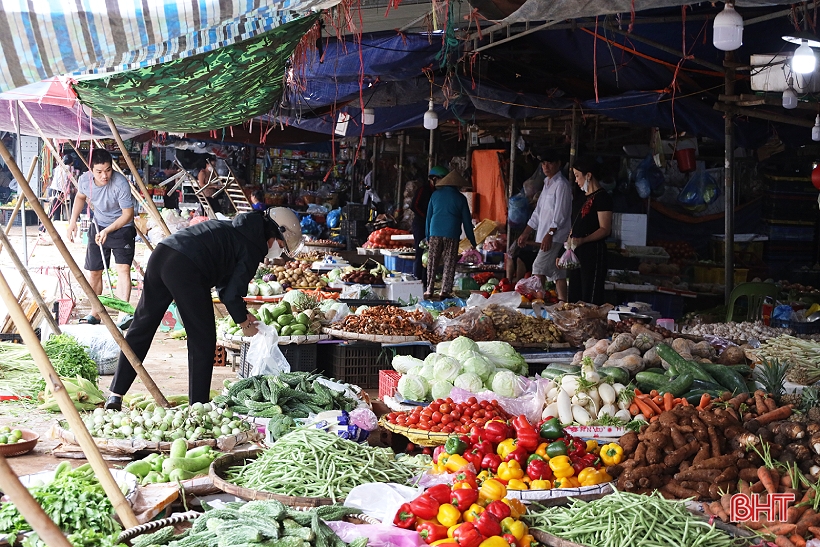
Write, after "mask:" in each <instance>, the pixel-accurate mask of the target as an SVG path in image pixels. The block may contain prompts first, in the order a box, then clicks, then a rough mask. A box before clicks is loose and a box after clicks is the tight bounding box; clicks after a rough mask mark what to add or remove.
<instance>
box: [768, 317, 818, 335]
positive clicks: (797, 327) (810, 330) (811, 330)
mask: <svg viewBox="0 0 820 547" xmlns="http://www.w3.org/2000/svg"><path fill="white" fill-rule="evenodd" d="M769 326H771V327H775V328H779V329H791V330H792V331H794V333H795V334H798V335H800V334H817V333H818V332H820V321H816V322H814V323H805V322H800V321H786V320H784V319H775V318H774V317H773V318H772V319H771V320H770V321H769Z"/></svg>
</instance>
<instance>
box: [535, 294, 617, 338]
mask: <svg viewBox="0 0 820 547" xmlns="http://www.w3.org/2000/svg"><path fill="white" fill-rule="evenodd" d="M611 309H612V305H610V304H604V305H603V306H595V305H593V304H586V303H583V302H581V303H578V304H568V303H564V304H558V305H555V306H549V307H547V312H548V313H549V314H550V318H551V319H552V321H553V323H555V326H556V327H558V330H560V331H561V332H562V333H563V334H564V339H565V340H566V341H567V342H569V343H570V344H572V345H573V346H581V345H583V343H584V340H587V339H589V338H595V339H601V338H606V337H607V331H606V316H607V314H608V313H609V310H611Z"/></svg>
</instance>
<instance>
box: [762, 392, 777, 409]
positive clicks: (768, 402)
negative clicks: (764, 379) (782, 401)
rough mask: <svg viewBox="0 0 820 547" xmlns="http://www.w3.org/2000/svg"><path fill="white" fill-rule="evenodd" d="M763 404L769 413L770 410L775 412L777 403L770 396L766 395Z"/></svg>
mask: <svg viewBox="0 0 820 547" xmlns="http://www.w3.org/2000/svg"><path fill="white" fill-rule="evenodd" d="M763 402H764V403H765V404H766V408H767V409H769V412H771V411H772V410H777V403H776V402H775V400H774V399H772V398H771V397H770V396H768V395H767V396H766V397H764V398H763Z"/></svg>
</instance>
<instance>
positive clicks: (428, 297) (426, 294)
mask: <svg viewBox="0 0 820 547" xmlns="http://www.w3.org/2000/svg"><path fill="white" fill-rule="evenodd" d="M431 298H433V293H431V292H426V293H424V299H425V300H430V299H431Z"/></svg>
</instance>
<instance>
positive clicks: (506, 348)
mask: <svg viewBox="0 0 820 547" xmlns="http://www.w3.org/2000/svg"><path fill="white" fill-rule="evenodd" d="M476 345H477V346H478V351H479V352H481V354H482V355H484V356H485V357H486V358H487V359H489V360H490V362H491V363H492V364H494V365H495V366H497V367H500V368H505V369H507V370H511V371H513V372H515V373H516V374H521V375H522V376H524V375H526V374H527V370H528V367H527V362H526V361H525V360H524V358H523V357H521V354H520V353H518V352H517V351H515V348H513V347H512V346H511V345H509V344H508V343H507V342H478V344H476Z"/></svg>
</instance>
